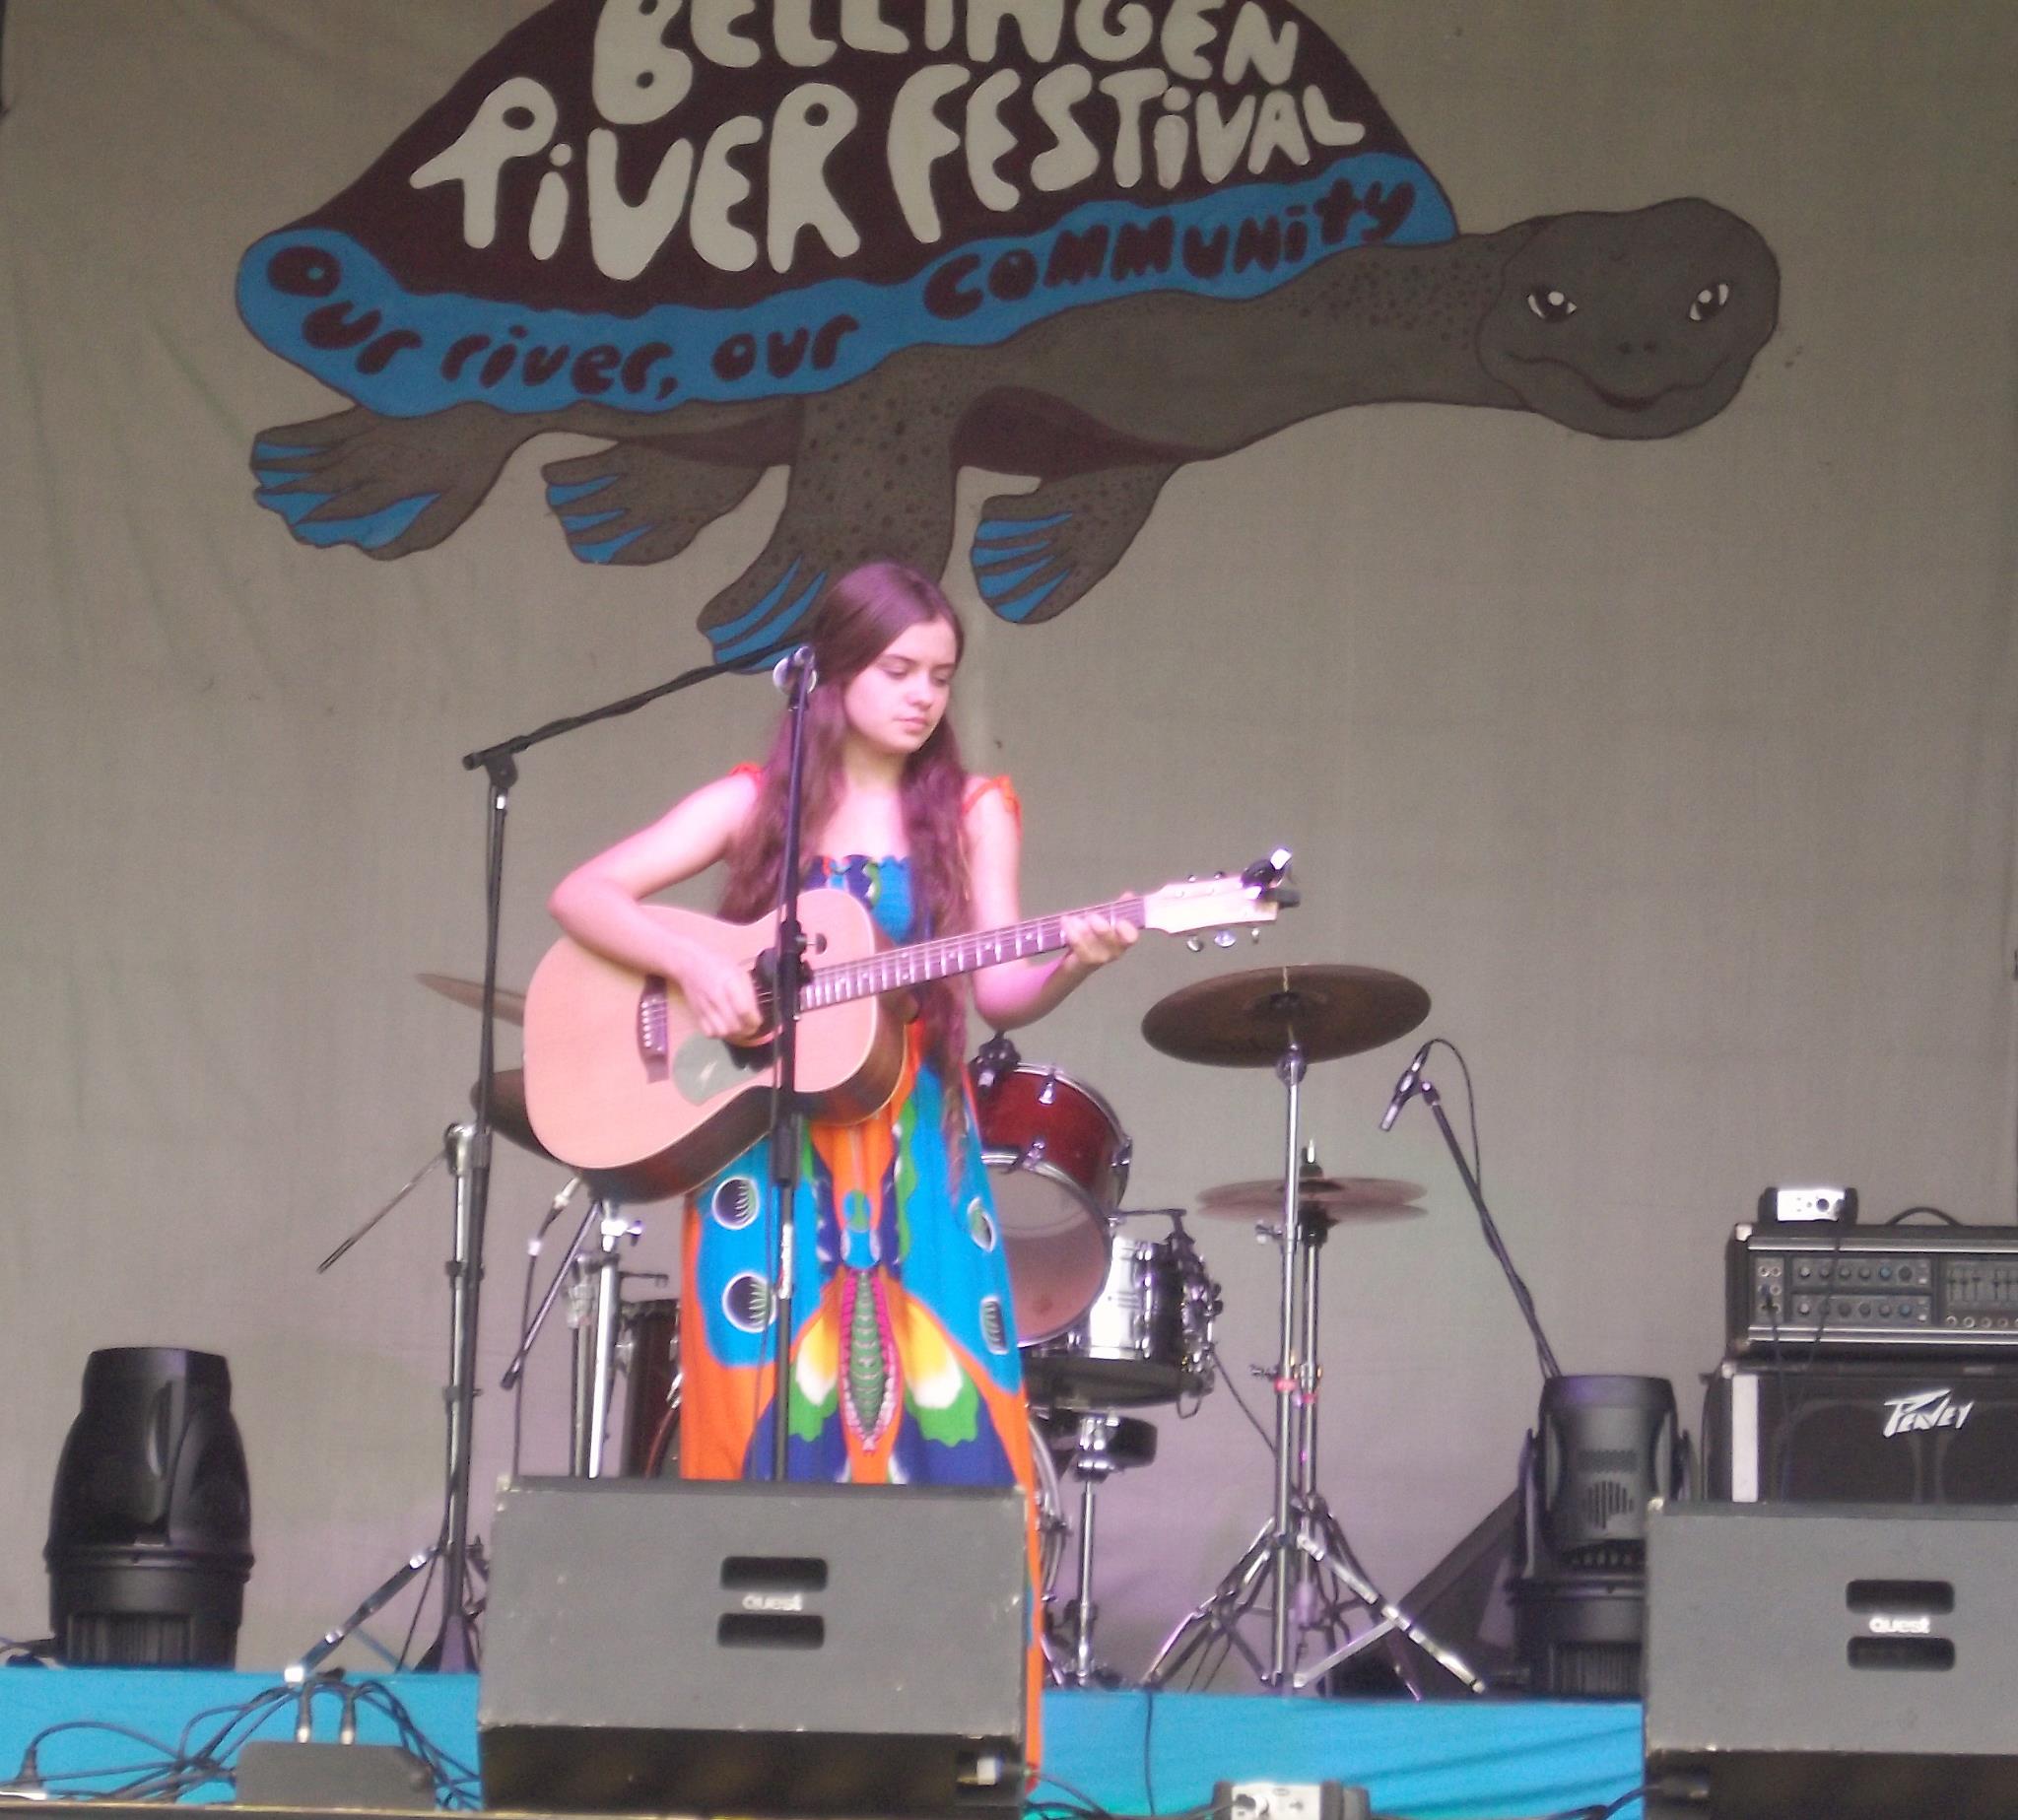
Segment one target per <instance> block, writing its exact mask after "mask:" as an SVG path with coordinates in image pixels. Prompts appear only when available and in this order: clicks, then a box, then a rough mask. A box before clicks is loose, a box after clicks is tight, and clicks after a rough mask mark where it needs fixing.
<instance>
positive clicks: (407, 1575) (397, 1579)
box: [281, 1542, 441, 1687]
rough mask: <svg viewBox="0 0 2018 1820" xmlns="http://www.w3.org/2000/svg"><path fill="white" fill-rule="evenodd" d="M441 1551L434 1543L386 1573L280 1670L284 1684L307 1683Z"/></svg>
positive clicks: (438, 1545) (424, 1569) (439, 1545)
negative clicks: (355, 1605)
mask: <svg viewBox="0 0 2018 1820" xmlns="http://www.w3.org/2000/svg"><path fill="white" fill-rule="evenodd" d="M440 1552H441V1544H440V1543H439V1542H437V1543H435V1544H434V1545H433V1546H432V1547H430V1548H424V1549H422V1550H421V1552H420V1553H419V1554H417V1555H415V1556H413V1557H411V1558H410V1559H409V1560H407V1561H404V1562H402V1563H401V1564H400V1566H399V1567H398V1568H397V1569H395V1570H394V1571H393V1572H392V1573H390V1574H388V1575H387V1576H386V1577H385V1578H384V1579H383V1580H382V1581H380V1582H379V1583H378V1584H377V1585H375V1586H373V1587H372V1588H371V1590H370V1592H368V1593H366V1594H365V1596H364V1599H363V1600H362V1601H361V1602H360V1603H359V1605H358V1608H357V1610H356V1611H354V1612H352V1613H351V1615H350V1616H349V1617H347V1618H345V1619H343V1620H342V1621H341V1622H340V1623H339V1624H337V1625H336V1626H335V1628H334V1629H332V1630H327V1631H324V1632H323V1633H322V1636H321V1638H320V1639H319V1640H318V1641H317V1642H316V1644H315V1645H314V1647H313V1648H312V1649H308V1650H304V1651H302V1653H301V1655H300V1656H299V1657H298V1658H297V1659H296V1660H294V1661H292V1662H290V1663H289V1664H288V1665H287V1667H286V1668H285V1669H283V1670H282V1671H281V1679H282V1680H284V1681H285V1682H287V1684H288V1685H289V1686H290V1687H299V1686H301V1684H302V1683H303V1681H305V1680H307V1678H308V1677H309V1676H310V1675H311V1674H313V1673H314V1672H315V1670H316V1669H317V1668H319V1667H320V1666H321V1665H322V1664H323V1663H324V1662H325V1661H327V1660H328V1659H329V1656H330V1654H331V1653H332V1651H335V1649H336V1647H337V1646H338V1645H339V1644H341V1643H342V1642H343V1640H344V1639H345V1638H346V1637H348V1636H349V1635H350V1634H351V1633H352V1632H353V1631H355V1630H356V1629H357V1628H358V1626H359V1625H361V1624H363V1623H364V1622H365V1621H366V1620H367V1619H368V1618H371V1617H374V1616H376V1614H377V1613H379V1612H381V1611H383V1610H384V1609H385V1607H386V1606H387V1605H389V1604H391V1603H392V1601H393V1600H394V1599H396V1598H397V1597H398V1596H399V1595H400V1593H401V1592H402V1591H403V1590H405V1588H406V1586H407V1585H408V1584H410V1583H411V1582H412V1580H413V1578H414V1576H415V1575H416V1574H421V1573H425V1572H426V1571H427V1568H428V1566H429V1564H430V1563H431V1562H432V1561H434V1560H435V1559H436V1557H437V1556H438V1555H439V1554H440Z"/></svg>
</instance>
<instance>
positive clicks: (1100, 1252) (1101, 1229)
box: [970, 1063, 1131, 1345]
mask: <svg viewBox="0 0 2018 1820" xmlns="http://www.w3.org/2000/svg"><path fill="white" fill-rule="evenodd" d="M970 1072H971V1075H972V1078H973V1081H974V1097H975V1113H976V1115H977V1117H978V1120H979V1124H980V1133H981V1162H982V1163H983V1164H984V1165H985V1166H986V1168H987V1171H988V1174H989V1176H990V1177H991V1178H993V1180H992V1182H991V1183H990V1185H991V1186H992V1188H993V1190H994V1199H995V1218H996V1222H997V1224H998V1225H999V1226H1000V1227H1001V1232H1002V1249H1003V1251H1004V1253H1005V1254H1006V1256H1007V1259H1008V1263H1009V1286H1010V1292H1011V1296H1012V1299H1013V1301H1014V1303H1015V1312H1016V1333H1017V1338H1018V1339H1019V1340H1020V1341H1021V1342H1022V1343H1023V1344H1025V1345H1028V1344H1030V1343H1031V1342H1032V1341H1033V1340H1047V1339H1049V1338H1050V1337H1051V1336H1052V1335H1053V1334H1057V1333H1062V1332H1064V1331H1065V1329H1066V1328H1067V1327H1069V1326H1071V1325H1072V1323H1073V1322H1074V1321H1076V1320H1077V1319H1078V1318H1079V1317H1080V1316H1081V1315H1082V1314H1085V1313H1086V1311H1087V1309H1088V1307H1089V1306H1090V1305H1091V1304H1092V1302H1093V1299H1094V1298H1095V1297H1096V1296H1097V1295H1099V1294H1100V1290H1101V1284H1102V1281H1103V1280H1104V1279H1105V1277H1106V1276H1107V1271H1108V1221H1109V1219H1110V1217H1111V1216H1112V1214H1113V1211H1114V1208H1115V1207H1116V1206H1117V1205H1118V1204H1119V1203H1120V1199H1121V1195H1122V1192H1123V1191H1124V1190H1125V1189H1126V1187H1127V1185H1128V1159H1129V1154H1130V1148H1131V1147H1130V1145H1129V1142H1128V1139H1127V1136H1126V1134H1125V1133H1124V1132H1123V1131H1122V1130H1121V1125H1120V1120H1119V1119H1117V1118H1116V1117H1115V1116H1114V1112H1113V1108H1112V1107H1110V1106H1109V1105H1108V1103H1107V1102H1106V1101H1105V1100H1103V1099H1102V1098H1101V1097H1100V1095H1099V1094H1097V1093H1095V1092H1094V1091H1093V1089H1092V1088H1091V1087H1087V1086H1084V1085H1082V1084H1081V1083H1080V1082H1078V1081H1074V1080H1072V1079H1070V1078H1069V1077H1068V1076H1066V1075H1063V1074H1061V1073H1059V1072H1058V1070H1057V1069H1056V1068H1037V1067H1032V1066H1030V1065H1028V1064H1027V1063H1026V1064H1024V1065H1021V1066H1018V1067H1015V1068H1007V1069H1003V1070H1001V1071H999V1072H994V1071H990V1070H988V1069H986V1068H983V1067H981V1066H979V1065H978V1064H976V1065H975V1066H974V1067H973V1068H972V1069H971V1071H970Z"/></svg>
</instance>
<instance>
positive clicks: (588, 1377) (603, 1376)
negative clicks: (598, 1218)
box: [568, 1221, 666, 1479]
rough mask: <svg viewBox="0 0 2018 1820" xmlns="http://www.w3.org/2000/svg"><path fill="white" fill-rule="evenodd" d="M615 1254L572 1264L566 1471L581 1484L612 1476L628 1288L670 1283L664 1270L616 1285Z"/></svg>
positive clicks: (627, 1276) (635, 1231)
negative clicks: (613, 1409) (608, 1315)
mask: <svg viewBox="0 0 2018 1820" xmlns="http://www.w3.org/2000/svg"><path fill="white" fill-rule="evenodd" d="M605 1224H606V1225H607V1224H608V1222H607V1221H605ZM643 1231H644V1228H643V1226H642V1224H640V1223H638V1222H632V1223H631V1224H630V1225H629V1227H628V1230H626V1231H623V1232H620V1233H619V1235H618V1237H620V1238H629V1239H632V1240H636V1239H638V1238H639V1236H641V1234H642V1233H643ZM612 1255H613V1253H612V1252H611V1251H609V1250H607V1249H605V1250H604V1252H603V1253H602V1256H601V1258H600V1259H598V1260H597V1261H595V1262H591V1261H590V1260H589V1258H588V1257H587V1256H585V1255H583V1254H581V1253H578V1252H577V1253H576V1254H575V1256H574V1257H573V1258H572V1259H571V1260H570V1264H571V1269H572V1278H573V1280H572V1283H571V1284H570V1286H569V1304H570V1306H569V1311H568V1320H569V1325H570V1326H572V1328H573V1329H574V1356H573V1359H572V1362H571V1372H570V1396H569V1416H570V1424H569V1448H568V1470H569V1472H570V1473H571V1474H572V1476H573V1477H575V1478H577V1479H600V1478H604V1477H607V1476H609V1475H608V1467H607V1465H606V1463H605V1459H604V1449H606V1448H607V1447H608V1445H609V1432H610V1397H611V1394H612V1392H613V1391H614V1390H615V1388H616V1381H617V1375H618V1373H619V1372H620V1371H622V1370H623V1369H624V1367H625V1365H626V1364H627V1362H628V1354H627V1348H628V1347H629V1346H630V1344H631V1342H630V1341H629V1340H628V1339H627V1338H626V1337H625V1335H624V1333H623V1314H624V1305H623V1293H624V1285H625V1283H627V1282H631V1281H634V1280H637V1281H647V1282H655V1283H663V1282H665V1281H666V1275H665V1272H664V1271H662V1270H618V1271H616V1272H615V1273H614V1276H615V1280H614V1281H612V1280H611V1279H612V1271H611V1269H610V1265H609V1259H610V1257H611V1256H612ZM612 1307H613V1308H614V1315H613V1317H612V1319H611V1321H610V1322H609V1323H608V1327H609V1329H611V1331H609V1332H607V1335H606V1325H605V1321H604V1317H603V1311H604V1310H605V1309H606V1308H612Z"/></svg>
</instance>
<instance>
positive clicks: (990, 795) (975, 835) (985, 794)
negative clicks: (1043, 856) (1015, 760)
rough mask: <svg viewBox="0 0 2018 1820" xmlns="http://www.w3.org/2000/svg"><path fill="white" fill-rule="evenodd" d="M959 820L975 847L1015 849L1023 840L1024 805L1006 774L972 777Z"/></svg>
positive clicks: (969, 842)
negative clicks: (1007, 847) (1006, 847)
mask: <svg viewBox="0 0 2018 1820" xmlns="http://www.w3.org/2000/svg"><path fill="white" fill-rule="evenodd" d="M960 820H961V828H962V831H963V832H964V833H965V835H966V836H967V842H968V845H969V846H970V847H972V848H976V849H978V848H981V847H983V846H986V847H997V848H998V847H1001V846H1004V845H1007V846H1009V847H1011V848H1012V849H1013V848H1014V847H1016V846H1018V845H1020V844H1021V843H1022V838H1023V805H1022V803H1021V802H1019V801H1018V800H1017V796H1016V791H1015V789H1014V787H1013V786H1012V785H1011V784H1010V781H1009V779H1008V778H1007V777H978V776H976V777H969V778H968V780H967V788H966V791H965V793H964V794H963V796H962V798H961V812H960Z"/></svg>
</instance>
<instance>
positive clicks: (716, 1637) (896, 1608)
mask: <svg viewBox="0 0 2018 1820" xmlns="http://www.w3.org/2000/svg"><path fill="white" fill-rule="evenodd" d="M492 1553H493V1556H494V1562H493V1567H492V1573H491V1582H490V1593H489V1604H488V1608H487V1616H486V1620H485V1638H484V1662H483V1679H482V1684H481V1690H480V1693H479V1696H478V1708H477V1729H478V1747H479V1755H480V1760H481V1765H482V1769H483V1783H484V1799H485V1804H486V1805H487V1806H490V1807H515V1808H527V1807H557V1808H562V1809H568V1810H574V1811H651V1812H656V1813H702V1814H708V1813H735V1814H795V1813H813V1814H826V1815H833V1814H877V1815H917V1814H932V1815H948V1814H954V1813H957V1812H962V1811H970V1810H976V1809H985V1810H999V1811H1002V1812H1005V1813H1006V1812H1013V1811H1015V1810H1017V1809H1018V1808H1020V1806H1021V1803H1022V1796H1023V1775H1024V1728H1025V1727H1024V1717H1025V1715H1024V1697H1025V1679H1026V1672H1025V1664H1026V1659H1027V1650H1028V1644H1029V1636H1030V1629H1029V1627H1030V1622H1031V1619H1030V1607H1029V1595H1028V1576H1029V1563H1028V1558H1027V1553H1026V1542H1025V1522H1024V1506H1023V1498H1022V1494H1021V1493H1020V1492H1018V1491H1016V1490H1014V1489H1013V1488H1005V1489H1001V1490H982V1489H968V1488H936V1487H934V1488H927V1487H891V1486H836V1485H801V1484H794V1483H787V1484H783V1485H764V1484H756V1485H750V1484H709V1483H683V1482H681V1481H679V1480H650V1479H620V1480H610V1479H605V1480H579V1479H531V1480H524V1481H521V1482H519V1483H517V1484H515V1485H508V1486H506V1487H505V1488H504V1491H503V1492H502V1493H501V1494H500V1497H499V1503H498V1515H497V1520H496V1522H495V1524H494V1526H493V1529H492Z"/></svg>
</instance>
